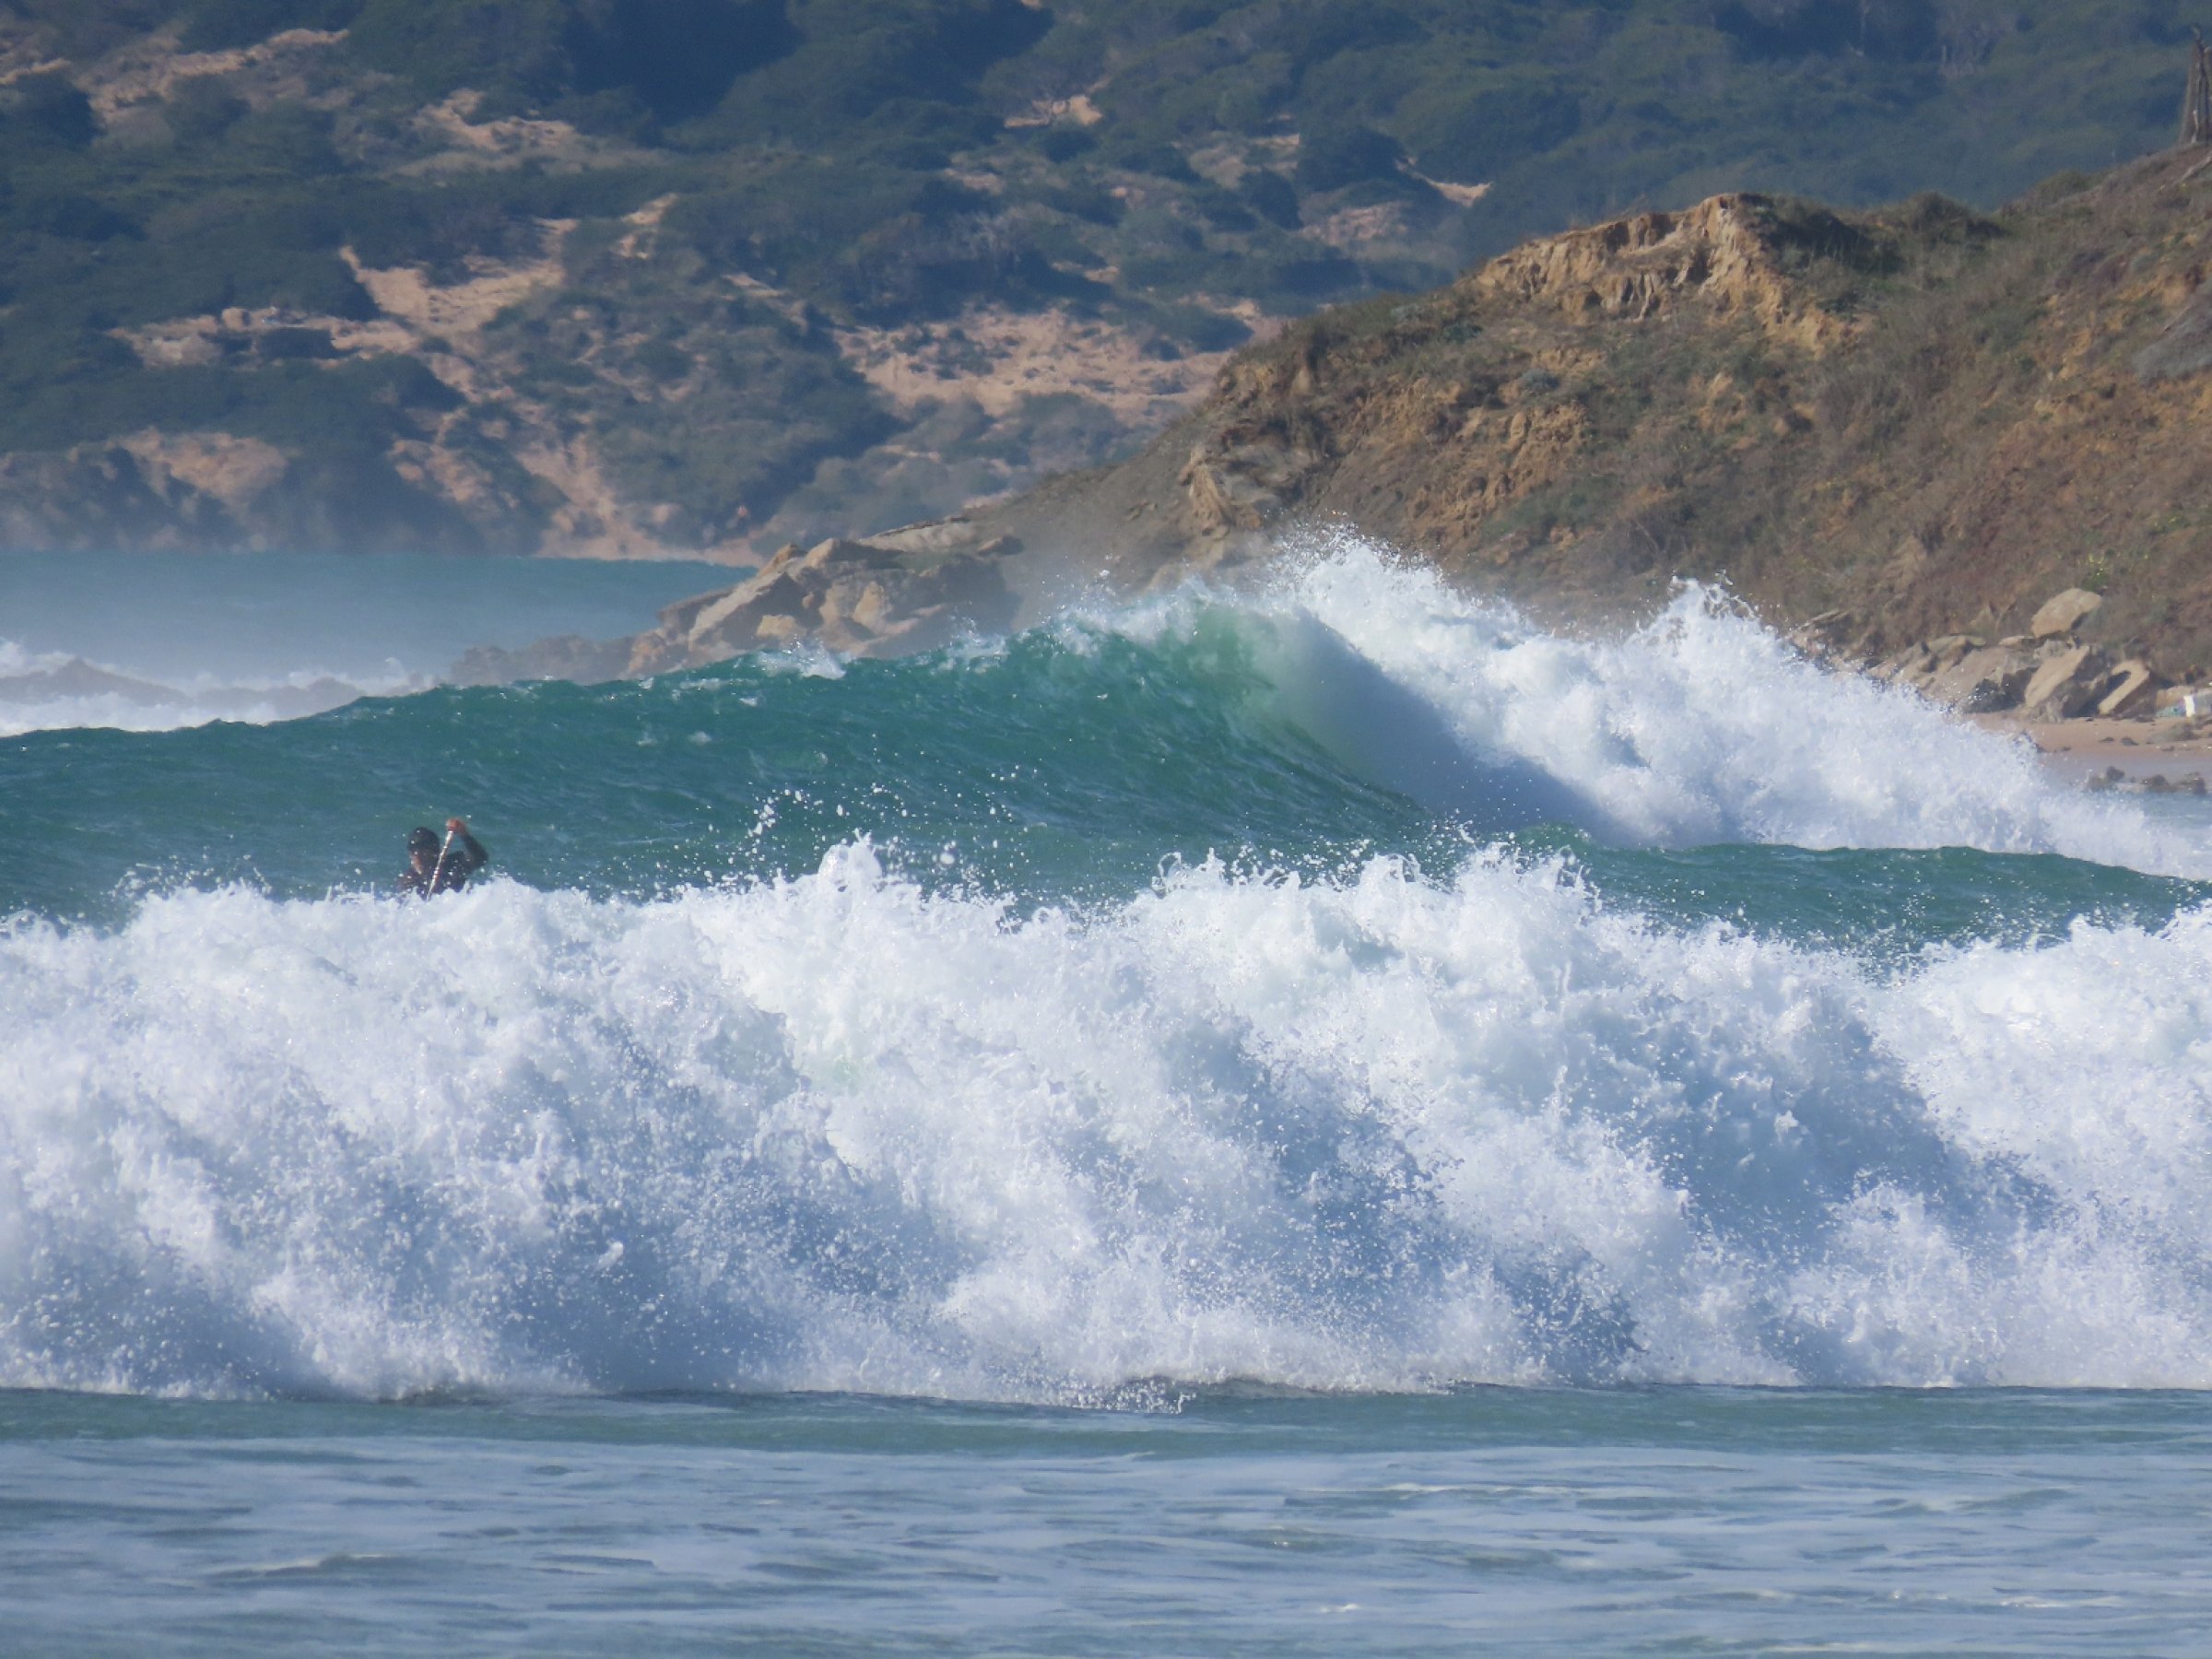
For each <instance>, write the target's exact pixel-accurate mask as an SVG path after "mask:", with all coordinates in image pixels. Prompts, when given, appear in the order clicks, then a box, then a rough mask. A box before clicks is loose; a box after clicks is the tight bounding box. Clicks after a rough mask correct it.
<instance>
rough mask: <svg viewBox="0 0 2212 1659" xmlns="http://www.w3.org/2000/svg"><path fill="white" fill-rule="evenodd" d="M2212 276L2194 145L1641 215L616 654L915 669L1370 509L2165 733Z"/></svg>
mask: <svg viewBox="0 0 2212 1659" xmlns="http://www.w3.org/2000/svg"><path fill="white" fill-rule="evenodd" d="M2208 259H2212V170H2208V169H2207V168H2206V165H2205V163H2204V152H2203V151H2186V152H2176V153H2174V154H2172V155H2170V156H2161V157H2154V158H2152V159H2148V160H2146V161H2143V162H2140V163H2136V164H2134V165H2132V166H2129V167H2125V168H2122V169H2119V170H2117V171H2113V172H2112V173H2109V174H2107V175H2104V176H2103V177H2100V178H2096V179H2088V178H2079V177H2076V178H2069V179H2062V180H2058V181H2054V182H2052V183H2051V184H2050V185H2048V186H2046V187H2045V188H2044V189H2043V190H2041V191H2040V192H2039V193H2038V194H2036V195H2034V196H2033V197H2031V198H2030V199H2029V200H2027V201H2024V202H2022V203H2019V204H2016V205H2015V206H2011V207H2009V208H2007V209H2006V210H2004V211H2003V212H2000V213H1998V214H1995V215H1992V216H1983V215H1980V214H1976V213H1973V212H1971V211H1969V210H1968V209H1966V208H1964V207H1961V206H1958V205H1957V204H1955V203H1950V202H1947V201H1944V200H1942V199H1940V198H1921V199H1917V200H1915V201H1912V202H1910V203H1907V204H1905V205H1903V206H1900V207H1896V208H1892V209H1888V210H1884V211H1880V212H1875V213H1866V214H1855V215H1854V214H1841V213H1836V212H1832V211H1830V210H1829V209H1827V208H1824V207H1820V206H1816V205H1813V204H1808V203H1804V202H1799V201H1793V200H1788V199H1784V198H1777V197H1768V196H1760V195H1748V194H1733V195H1724V196H1717V197H1714V198H1712V200H1709V201H1707V202H1704V203H1701V204H1700V205H1699V206H1696V207H1694V208H1691V209H1689V210H1688V211H1685V212H1683V213H1679V214H1641V215H1636V216H1633V217H1630V218H1623V219H1619V220H1617V221H1614V222H1611V223H1608V224H1604V225H1598V226H1594V227H1591V228H1589V229H1580V230H1575V231H1571V232H1569V233H1567V234H1565V235H1561V236H1556V237H1550V238H1547V239H1543V240H1540V241H1535V242H1531V243H1529V244H1527V245H1525V246H1524V247H1522V248H1519V249H1517V250H1515V251H1513V252H1512V253H1507V254H1505V255H1503V256H1501V257H1500V258H1498V259H1495V260H1492V261H1490V262H1488V264H1486V265H1480V266H1478V267H1477V268H1476V269H1474V270H1473V271H1471V272H1469V273H1468V274H1467V275H1466V276H1465V277H1463V278H1461V279H1460V280H1459V281H1457V282H1455V283H1453V284H1452V285H1451V286H1449V287H1447V288H1442V289H1439V290H1437V291H1435V292H1432V293H1430V294H1426V295H1422V296H1419V297H1416V298H1411V299H1403V300H1382V301H1375V302H1371V303H1366V304H1362V305H1359V306H1355V307H1350V308H1344V309H1339V310H1336V311H1331V312H1324V313H1323V314H1321V315H1320V316H1318V317H1315V318H1314V319H1312V320H1311V321H1310V322H1307V323H1304V324H1299V325H1298V326H1296V327H1295V328H1293V329H1291V330H1290V331H1288V333H1287V334H1286V335H1284V336H1283V337H1282V338H1280V339H1278V340H1276V341H1273V342H1270V343H1268V344H1266V345H1264V346H1259V347H1253V348H1250V349H1248V350H1246V351H1244V352H1242V353H1240V354H1239V355H1238V356H1236V357H1235V358H1233V359H1231V360H1230V362H1229V363H1228V364H1227V366H1226V367H1225V368H1224V369H1223V371H1222V372H1221V374H1220V376H1219V378H1218V382H1217V383H1216V385H1215V387H1214V390H1213V392H1212V394H1210V395H1209V396H1208V398H1207V399H1206V402H1205V403H1204V404H1203V405H1202V406H1200V407H1199V408H1198V409H1197V410H1196V411H1195V412H1194V413H1193V414H1192V415H1191V416H1189V417H1188V418H1185V419H1184V420H1182V421H1181V422H1179V423H1178V424H1177V425H1175V426H1174V427H1173V428H1171V429H1170V430H1169V431H1168V432H1167V433H1165V434H1164V435H1163V436H1162V437H1161V438H1160V439H1159V440H1158V441H1156V442H1154V443H1153V444H1151V445H1150V446H1149V447H1148V448H1147V449H1146V450H1145V451H1144V452H1143V453H1140V454H1139V455H1137V456H1136V457H1135V458H1134V459H1132V460H1131V461H1129V462H1127V463H1125V464H1124V465H1119V466H1115V467H1112V468H1107V469H1104V470H1100V471H1095V472H1089V473H1083V474H1077V475H1072V476H1068V477H1063V478H1060V479H1057V480H1054V481H1053V482H1050V483H1048V484H1046V485H1044V486H1043V487H1041V488H1038V489H1036V490H1033V491H1030V492H1029V493H1027V494H1024V495H1021V496H1018V497H1016V498H1013V499H1011V500H1005V501H1001V502H996V503H993V504H989V505H985V506H982V507H979V508H976V509H973V510H971V512H968V513H966V514H965V515H962V516H959V517H957V518H954V519H950V520H944V521H937V522H934V523H931V524H922V525H916V526H912V527H910V528H909V529H906V530H902V531H899V532H894V533H891V534H889V535H881V536H877V537H872V538H868V539H865V540H853V539H832V540H827V541H823V542H820V543H818V544H817V545H816V546H814V547H812V548H811V549H807V550H802V549H800V548H799V547H796V546H793V547H785V548H784V549H782V551H780V552H779V553H777V554H776V555H775V556H774V557H773V558H772V559H771V560H770V561H769V563H768V565H766V566H765V567H763V568H762V569H761V570H760V571H759V572H758V573H757V574H755V575H754V576H752V577H750V578H748V579H747V581H745V582H741V583H738V584H737V585H735V586H734V587H732V588H729V589H726V590H723V591H721V592H718V593H716V594H702V595H700V597H698V598H697V599H694V600H690V601H687V602H685V603H684V604H683V605H679V606H674V607H671V609H670V610H669V611H668V612H667V613H665V615H664V617H663V618H662V621H661V625H660V626H659V628H657V629H655V630H653V632H651V633H648V634H646V635H644V636H642V637H641V638H640V639H637V640H635V641H626V642H610V643H608V644H606V646H605V647H603V652H604V654H603V655H602V657H601V658H600V659H599V662H600V664H601V665H602V666H611V665H612V664H613V662H614V660H615V658H616V657H618V656H620V657H621V658H622V659H623V660H622V664H621V668H622V671H624V672H628V673H632V674H639V673H649V672H654V671H658V670H662V669H666V668H670V667H677V666H686V665H697V664H700V663H703V662H708V661H712V660H714V659H715V658H717V657H721V656H726V655H729V654H732V653H735V652H740V651H746V650H752V649H758V648H760V647H763V646H781V645H787V644H791V643H794V642H797V641H802V640H808V639H811V640H816V641H820V642H821V643H822V644H823V645H825V646H827V647H829V648H831V649H834V650H838V651H841V652H847V653H854V654H865V655H879V654H886V653H895V652H899V651H904V650H913V649H921V648H925V647H927V646H931V645H935V644H937V643H941V642H942V641H944V640H945V639H947V638H948V637H950V634H951V633H952V632H953V631H955V630H956V629H958V628H959V627H961V626H973V627H979V628H984V629H989V628H994V627H1003V626H1006V624H1007V623H1008V622H1010V621H1018V620H1023V619H1027V618H1030V617H1033V616H1034V615H1035V614H1036V613H1037V611H1038V608H1039V607H1040V606H1041V605H1042V604H1043V603H1044V602H1045V599H1046V597H1047V596H1048V595H1050V594H1053V593H1055V592H1057V591H1060V590H1061V589H1063V588H1065V585H1067V584H1068V583H1070V582H1075V581H1077V580H1080V581H1082V582H1091V581H1095V580H1100V579H1103V580H1104V581H1105V582H1108V583H1111V584H1112V585H1116V586H1119V587H1121V588H1123V589H1124V590H1130V591H1135V590H1142V589H1145V588H1148V587H1158V586H1160V585H1162V584H1169V583H1172V582H1179V581H1181V580H1183V579H1184V578H1185V577H1186V576H1188V575H1190V574H1192V573H1194V572H1207V573H1211V574H1214V575H1216V576H1218V577H1220V578H1223V579H1231V580H1233V579H1234V578H1235V575H1236V573H1237V572H1239V571H1242V570H1246V569H1249V568H1252V567H1253V566H1255V565H1256V564H1258V563H1260V562H1263V561H1265V559H1267V558H1268V557H1269V556H1270V555H1271V552H1272V550H1273V549H1274V548H1275V547H1277V546H1278V545H1279V542H1280V539H1281V538H1282V537H1284V536H1285V535H1289V534H1291V533H1293V532H1295V531H1296V530H1297V529H1298V528H1299V527H1300V526H1301V525H1314V524H1324V525H1325V524H1351V525H1354V526H1357V527H1358V528H1359V530H1360V531H1361V532H1363V533H1364V534H1367V535H1371V536H1375V537H1378V538H1380V539H1382V540H1385V541H1388V542H1391V543H1393V544H1394V545H1396V546H1397V547H1400V548H1401V549H1403V550H1404V551H1405V552H1406V553H1407V554H1408V555H1409V556H1412V557H1417V558H1423V559H1432V560H1434V561H1435V562H1436V563H1437V564H1438V565H1439V566H1441V568H1442V569H1443V570H1444V571H1446V572H1447V573H1448V574H1449V575H1450V576H1452V577H1453V579H1454V580H1456V581H1458V582H1462V583H1465V584H1466V585H1468V586H1471V587H1476V588H1480V589H1484V590H1488V591H1495V592H1499V593H1502V594H1507V595H1510V596H1512V597H1513V598H1514V599H1516V600H1517V601H1518V602H1520V603H1522V604H1524V606H1528V607H1529V608H1531V609H1532V610H1534V611H1535V612H1536V613H1537V614H1539V615H1545V616H1547V617H1552V618H1561V619H1566V620H1571V621H1579V622H1583V623H1604V622H1617V621H1619V620H1622V619H1629V618H1635V617H1637V616H1640V615H1643V614H1648V613H1649V611H1650V610H1651V608H1652V607H1653V606H1655V605H1656V604H1658V603H1659V602H1661V601H1663V600H1664V598H1665V595H1666V594H1668V593H1669V592H1670V591H1671V589H1672V586H1673V584H1674V583H1675V582H1677V581H1680V580H1685V579H1690V580H1698V581H1703V582H1721V583H1724V584H1725V585H1726V586H1727V587H1728V588H1729V589H1730V590H1731V591H1732V592H1733V593H1734V594H1736V595H1737V596H1738V597H1739V598H1741V599H1742V600H1743V601H1744V602H1745V603H1747V604H1748V605H1750V606H1753V607H1754V608H1755V609H1756V610H1757V611H1759V613H1760V614H1761V615H1762V616H1763V617H1765V618H1767V619H1768V620H1769V621H1770V622H1771V623H1772V624H1773V625H1775V626H1776V627H1778V628H1780V629H1784V630H1787V631H1789V632H1791V633H1792V635H1793V637H1794V639H1795V640H1796V641H1798V642H1799V643H1800V645H1801V647H1802V648H1803V649H1805V650H1806V651H1807V652H1808V653H1810V654H1813V655H1816V656H1819V657H1821V658H1823V659H1826V660H1828V661H1830V662H1833V663H1835V664H1837V665H1849V666H1852V667H1854V668H1859V669H1864V670H1865V671H1867V672H1869V673H1873V674H1875V675H1877V676H1878V677H1882V678H1886V679H1892V680H1896V681H1899V682H1900V683H1903V684H1907V685H1911V686H1912V687H1913V688H1916V689H1918V690H1920V691H1921V692H1923V693H1924V694H1925V695H1927V696H1929V697H1931V698H1933V699H1935V700H1938V701H1941V702H1945V703H1947V704H1949V705H1950V706H1953V707H1955V708H1957V709H1959V711H1961V712H1965V713H1969V714H1972V715H1975V716H1980V717H1989V718H2001V719H2006V720H2010V721H2013V722H2016V723H2019V724H2041V725H2048V724H2051V723H2054V722H2079V721H2098V720H2102V721H2113V720H2118V721H2147V720H2150V719H2151V718H2152V717H2154V716H2155V715H2157V714H2158V713H2159V712H2160V711H2161V710H2172V711H2176V712H2179V711H2180V710H2182V709H2183V708H2184V707H2185V706H2186V705H2185V703H2184V701H2183V699H2184V697H2185V694H2186V693H2187V692H2188V691H2189V690H2190V688H2194V687H2196V686H2199V685H2202V684H2203V683H2204V682H2205V680H2206V663H2207V662H2208V661H2212V446H2208V445H2207V444H2206V442H2205V433H2206V429H2207V425H2208V423H2212V321H2207V319H2212V288H2207V286H2206V271H2207V261H2208ZM2205 706H2206V709H2207V710H2208V711H2212V699H2207V700H2206V703H2205ZM2163 729H2164V730H2165V731H2166V732H2168V733H2169V734H2174V733H2183V732H2188V731H2193V730H2194V729H2195V721H2194V720H2192V719H2190V718H2188V717H2187V716H2183V719H2182V720H2180V721H2179V722H2169V723H2164V725H2163Z"/></svg>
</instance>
